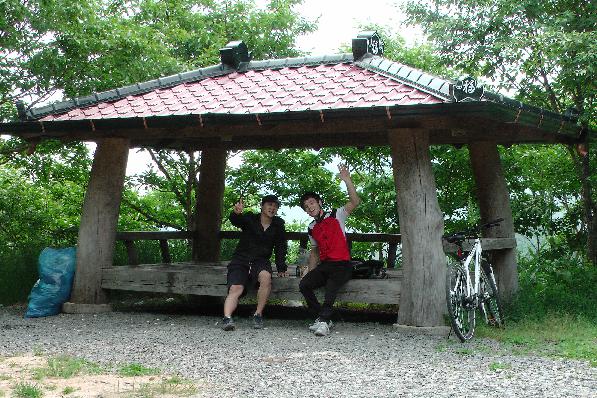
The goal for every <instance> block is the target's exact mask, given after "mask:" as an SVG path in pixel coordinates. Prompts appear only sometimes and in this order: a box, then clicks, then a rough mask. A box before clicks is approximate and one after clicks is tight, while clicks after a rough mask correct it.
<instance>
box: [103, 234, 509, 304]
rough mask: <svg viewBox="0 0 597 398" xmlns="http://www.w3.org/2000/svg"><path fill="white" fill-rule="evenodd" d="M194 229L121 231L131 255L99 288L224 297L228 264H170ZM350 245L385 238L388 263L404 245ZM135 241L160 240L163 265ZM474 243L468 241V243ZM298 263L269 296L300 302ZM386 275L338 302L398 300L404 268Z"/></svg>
mask: <svg viewBox="0 0 597 398" xmlns="http://www.w3.org/2000/svg"><path fill="white" fill-rule="evenodd" d="M287 235H288V236H287V237H288V239H289V240H298V241H299V242H300V246H301V247H304V248H306V246H307V241H308V236H307V234H306V233H304V232H289V233H287ZM193 236H194V235H193V234H192V233H191V232H119V233H118V234H117V240H120V241H123V242H124V244H125V246H126V249H127V254H128V265H124V266H113V267H109V268H104V269H102V281H101V287H102V288H103V289H112V290H126V291H136V292H156V293H172V294H193V295H205V296H220V297H225V296H226V293H227V287H226V264H227V262H185V263H171V256H170V252H169V249H168V240H169V239H192V238H193ZM239 236H240V232H238V231H222V232H221V234H220V237H221V239H237V238H238V237H239ZM347 239H348V241H349V243H350V244H352V242H355V241H359V242H385V243H388V245H389V256H388V264H393V263H394V261H395V258H396V248H397V247H398V244H399V243H400V235H397V234H356V233H348V234H347ZM136 240H157V241H159V242H160V250H161V253H162V263H160V264H139V260H138V259H139V257H138V253H137V250H136V247H135V243H134V242H135V241H136ZM482 243H483V249H484V250H500V249H504V248H512V247H515V246H516V241H515V240H514V239H507V238H494V239H483V240H482ZM467 245H470V243H465V249H466V246H467ZM444 250H445V251H446V252H450V251H455V250H456V247H455V246H454V245H450V244H447V243H444ZM295 270H296V266H295V265H291V266H289V273H290V275H291V276H290V277H288V278H278V277H277V276H276V274H275V273H274V278H273V281H272V293H271V296H270V297H271V298H274V299H286V300H300V299H302V295H301V293H300V292H299V289H298V283H299V278H297V277H295V276H294V275H295ZM387 273H388V279H353V280H351V281H349V282H348V283H347V284H346V285H345V286H343V287H342V289H341V290H340V291H339V294H338V301H346V302H361V303H376V304H398V302H399V298H400V285H401V283H402V270H400V269H393V268H392V267H389V268H388V270H387Z"/></svg>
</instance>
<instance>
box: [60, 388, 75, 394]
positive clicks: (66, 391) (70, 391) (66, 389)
mask: <svg viewBox="0 0 597 398" xmlns="http://www.w3.org/2000/svg"><path fill="white" fill-rule="evenodd" d="M75 391H77V389H76V388H74V387H71V386H66V387H64V389H63V390H62V395H68V394H72V393H74V392H75Z"/></svg>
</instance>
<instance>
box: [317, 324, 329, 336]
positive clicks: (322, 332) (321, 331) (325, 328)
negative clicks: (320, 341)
mask: <svg viewBox="0 0 597 398" xmlns="http://www.w3.org/2000/svg"><path fill="white" fill-rule="evenodd" d="M317 325H318V326H317V329H315V332H314V333H315V336H327V335H328V334H330V325H328V323H327V322H319V323H318V324H317Z"/></svg>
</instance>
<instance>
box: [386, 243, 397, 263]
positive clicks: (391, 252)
mask: <svg viewBox="0 0 597 398" xmlns="http://www.w3.org/2000/svg"><path fill="white" fill-rule="evenodd" d="M397 250H398V243H390V244H389V245H388V268H396V251H397Z"/></svg>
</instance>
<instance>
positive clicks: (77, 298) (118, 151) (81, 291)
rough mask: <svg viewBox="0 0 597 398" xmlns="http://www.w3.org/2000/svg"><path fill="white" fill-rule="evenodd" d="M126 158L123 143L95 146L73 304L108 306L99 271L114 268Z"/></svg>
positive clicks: (125, 142) (109, 141)
mask: <svg viewBox="0 0 597 398" xmlns="http://www.w3.org/2000/svg"><path fill="white" fill-rule="evenodd" d="M128 154H129V140H126V139H121V138H107V139H105V140H103V141H100V142H98V144H97V149H96V151H95V156H94V159H93V166H92V167H91V177H90V179H89V185H88V186H87V193H86V194H85V201H84V203H83V213H82V215H81V225H80V227H79V241H78V244H77V269H76V273H75V279H74V283H73V289H72V293H71V298H70V301H71V302H72V303H75V304H103V303H106V302H107V297H106V295H105V293H104V291H103V290H102V289H101V287H100V283H101V269H102V268H104V267H110V266H112V264H113V254H114V245H115V241H116V226H117V224H118V213H119V210H120V201H121V199H122V190H123V187H124V177H125V174H126V164H127V160H128Z"/></svg>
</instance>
